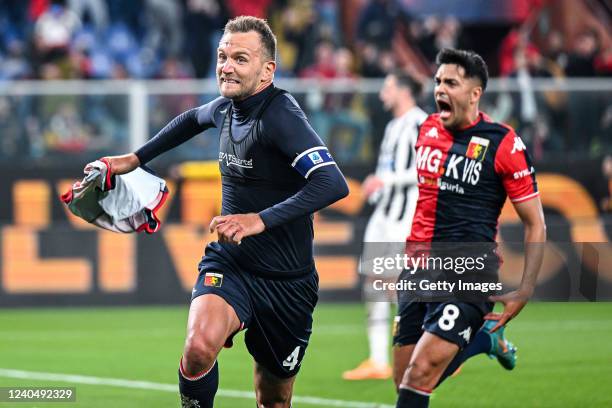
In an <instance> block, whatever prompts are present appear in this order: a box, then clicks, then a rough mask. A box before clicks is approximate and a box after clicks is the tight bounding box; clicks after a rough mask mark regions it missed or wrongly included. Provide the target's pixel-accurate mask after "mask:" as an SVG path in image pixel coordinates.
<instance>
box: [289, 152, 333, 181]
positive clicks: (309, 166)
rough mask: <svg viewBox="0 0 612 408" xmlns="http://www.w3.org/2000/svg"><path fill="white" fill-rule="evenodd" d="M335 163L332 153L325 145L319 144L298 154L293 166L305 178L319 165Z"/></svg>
mask: <svg viewBox="0 0 612 408" xmlns="http://www.w3.org/2000/svg"><path fill="white" fill-rule="evenodd" d="M330 164H335V162H334V159H333V157H332V155H331V154H330V153H329V152H328V151H327V147H325V146H317V147H313V148H311V149H308V150H305V151H303V152H302V153H300V154H298V156H297V157H296V158H295V160H294V161H293V163H291V166H292V167H293V168H295V169H296V170H297V171H298V172H299V173H300V174H301V175H302V176H304V178H308V176H309V175H310V173H312V172H313V171H314V170H316V169H318V168H319V167H323V166H329V165H330Z"/></svg>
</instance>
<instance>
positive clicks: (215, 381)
mask: <svg viewBox="0 0 612 408" xmlns="http://www.w3.org/2000/svg"><path fill="white" fill-rule="evenodd" d="M180 364H181V365H180V367H179V390H180V392H181V406H182V407H183V408H191V407H196V406H197V407H199V408H213V402H214V400H215V394H216V393H217V388H219V364H218V363H217V362H216V361H215V364H214V365H213V366H212V368H211V369H210V370H208V372H203V373H200V374H196V375H195V376H193V377H189V376H187V375H186V374H185V373H184V372H183V360H182V359H181V363H180ZM196 402H197V403H198V404H199V405H195V403H196Z"/></svg>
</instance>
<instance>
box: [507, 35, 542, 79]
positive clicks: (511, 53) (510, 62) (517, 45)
mask: <svg viewBox="0 0 612 408" xmlns="http://www.w3.org/2000/svg"><path fill="white" fill-rule="evenodd" d="M517 49H522V50H524V51H523V52H524V53H527V54H528V53H532V52H539V51H538V48H537V47H536V46H535V45H534V44H533V43H532V42H530V41H529V38H528V34H527V32H526V31H524V30H523V29H521V28H514V29H512V30H511V31H510V32H509V33H508V35H507V36H506V38H504V40H503V41H502V44H501V46H500V48H499V73H500V75H501V76H507V75H510V74H511V73H512V72H514V71H515V70H516V66H515V53H516V50H517Z"/></svg>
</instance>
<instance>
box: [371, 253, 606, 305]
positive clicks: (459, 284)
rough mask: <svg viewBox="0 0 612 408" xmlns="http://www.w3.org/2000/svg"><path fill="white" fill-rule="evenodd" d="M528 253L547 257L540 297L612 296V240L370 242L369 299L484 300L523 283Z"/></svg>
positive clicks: (537, 291)
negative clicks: (530, 242) (610, 241)
mask: <svg viewBox="0 0 612 408" xmlns="http://www.w3.org/2000/svg"><path fill="white" fill-rule="evenodd" d="M528 252H531V253H532V254H533V253H539V254H541V255H542V257H543V258H544V262H543V263H542V267H541V269H540V271H539V274H538V284H537V286H536V288H535V292H534V296H533V298H534V299H535V300H541V301H542V300H546V301H555V302H559V301H610V300H612V244H610V243H608V242H602V243H599V242H595V243H593V242H591V243H587V242H547V243H537V244H527V245H526V244H524V243H523V242H504V243H495V242H492V243H463V242H459V243H457V242H455V243H445V242H436V243H408V244H406V243H388V242H387V243H384V242H377V243H366V244H365V246H364V251H363V255H362V257H361V259H360V265H359V268H360V272H361V274H362V279H364V281H365V285H364V288H365V296H366V300H368V301H395V300H397V298H398V296H399V297H401V296H408V297H409V298H410V299H411V300H413V301H425V302H427V301H433V302H437V301H443V300H446V299H459V300H461V301H475V302H480V301H488V299H489V297H490V296H491V295H499V294H502V293H507V292H509V291H512V290H514V289H516V288H517V287H518V286H519V285H520V282H521V278H522V275H523V266H524V259H525V254H526V253H528Z"/></svg>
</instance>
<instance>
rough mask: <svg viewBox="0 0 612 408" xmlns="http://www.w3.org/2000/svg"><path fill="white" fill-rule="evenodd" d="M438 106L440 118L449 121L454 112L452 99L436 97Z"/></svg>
mask: <svg viewBox="0 0 612 408" xmlns="http://www.w3.org/2000/svg"><path fill="white" fill-rule="evenodd" d="M436 106H437V108H438V112H440V119H442V120H443V121H448V120H449V119H450V118H451V116H452V114H453V105H452V104H451V103H450V101H449V100H448V99H446V98H444V97H442V96H438V97H437V98H436Z"/></svg>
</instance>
